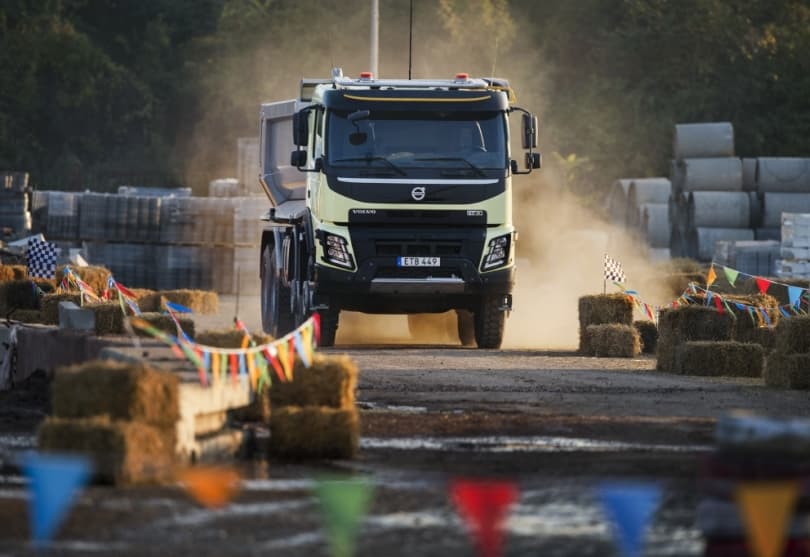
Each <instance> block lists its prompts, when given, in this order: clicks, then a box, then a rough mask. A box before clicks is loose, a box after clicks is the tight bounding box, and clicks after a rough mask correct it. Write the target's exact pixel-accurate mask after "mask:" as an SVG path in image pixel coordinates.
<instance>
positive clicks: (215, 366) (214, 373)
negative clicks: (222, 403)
mask: <svg viewBox="0 0 810 557" xmlns="http://www.w3.org/2000/svg"><path fill="white" fill-rule="evenodd" d="M211 377H213V379H214V385H218V384H219V353H218V352H211Z"/></svg>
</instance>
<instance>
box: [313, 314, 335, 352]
mask: <svg viewBox="0 0 810 557" xmlns="http://www.w3.org/2000/svg"><path fill="white" fill-rule="evenodd" d="M318 313H319V315H320V316H321V342H320V344H319V345H318V346H323V347H329V346H334V345H335V337H336V336H337V330H338V323H339V321H340V310H338V309H325V310H321V311H320V312H318Z"/></svg>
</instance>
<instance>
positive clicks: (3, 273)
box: [0, 265, 14, 282]
mask: <svg viewBox="0 0 810 557" xmlns="http://www.w3.org/2000/svg"><path fill="white" fill-rule="evenodd" d="M12 280H14V269H12V268H11V265H0V282H9V281H12Z"/></svg>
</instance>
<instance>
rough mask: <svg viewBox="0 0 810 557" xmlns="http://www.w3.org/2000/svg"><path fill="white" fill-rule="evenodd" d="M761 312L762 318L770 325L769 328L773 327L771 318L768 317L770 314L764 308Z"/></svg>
mask: <svg viewBox="0 0 810 557" xmlns="http://www.w3.org/2000/svg"><path fill="white" fill-rule="evenodd" d="M760 311H761V312H762V318H763V319H765V323H766V324H767V325H768V327H770V326H771V318H770V317H768V312H767V311H765V309H764V308H763V309H760Z"/></svg>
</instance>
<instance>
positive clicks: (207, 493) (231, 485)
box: [178, 466, 240, 509]
mask: <svg viewBox="0 0 810 557" xmlns="http://www.w3.org/2000/svg"><path fill="white" fill-rule="evenodd" d="M178 479H179V480H180V482H181V483H182V484H183V487H184V488H185V489H186V491H187V492H188V494H189V495H190V496H191V497H192V498H193V499H194V500H195V501H197V502H198V503H199V504H200V505H202V506H203V507H208V508H212V509H216V508H220V507H224V506H225V505H227V504H228V503H230V502H231V499H233V496H234V495H235V494H236V492H237V491H238V489H239V482H240V478H239V474H237V473H236V471H234V470H232V469H230V468H220V467H213V466H212V467H203V468H188V469H186V470H184V471H182V472H180V473H179V474H178Z"/></svg>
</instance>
